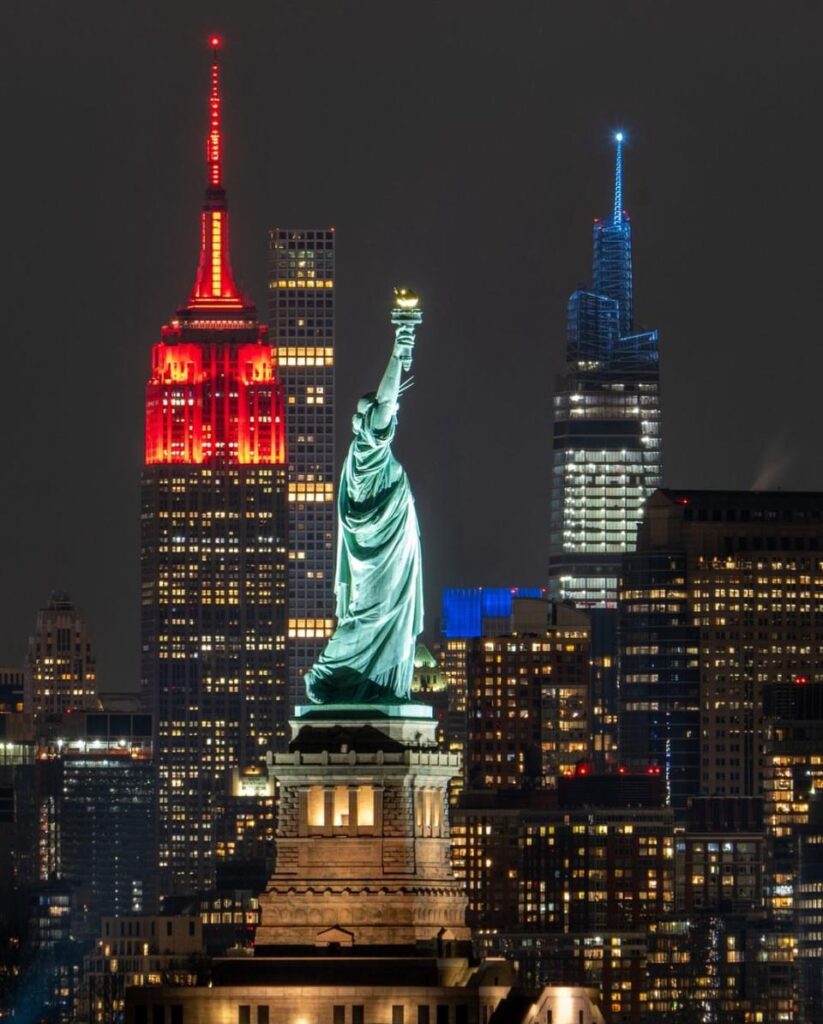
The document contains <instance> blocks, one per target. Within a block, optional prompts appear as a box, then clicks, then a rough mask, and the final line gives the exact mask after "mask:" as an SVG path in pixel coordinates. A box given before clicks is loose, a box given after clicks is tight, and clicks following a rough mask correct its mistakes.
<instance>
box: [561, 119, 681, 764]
mask: <svg viewBox="0 0 823 1024" xmlns="http://www.w3.org/2000/svg"><path fill="white" fill-rule="evenodd" d="M615 146H616V154H615V176H614V197H613V203H612V212H611V214H610V215H609V216H608V217H606V218H603V219H602V220H601V219H597V220H595V222H594V228H593V231H592V287H591V289H590V290H587V289H582V288H581V289H578V290H577V291H575V292H573V294H572V295H571V297H570V298H569V305H568V322H567V340H566V367H565V370H564V372H563V374H561V376H560V377H559V379H558V382H557V388H556V392H555V398H554V438H553V462H552V485H551V495H552V497H551V530H550V542H549V583H550V588H551V591H552V596H553V597H555V598H556V599H558V600H570V601H574V603H575V604H577V605H578V606H579V607H584V608H590V609H591V610H592V616H591V623H592V636H591V644H592V646H591V655H592V722H593V734H594V759H595V765H596V766H597V767H598V769H604V768H606V767H609V766H610V767H614V763H615V758H616V748H617V616H616V612H615V608H616V605H617V584H618V578H619V575H620V563H621V557H622V555H623V553H624V552H626V551H632V550H633V549H634V544H635V531H636V528H637V524H638V522H639V520H640V518H641V515H642V512H643V503H644V501H645V500H646V498H647V497H648V496H649V495H650V494H651V492H652V491H653V490H654V489H655V488H656V487H659V486H660V483H661V473H662V463H661V447H660V371H659V363H658V346H657V331H641V330H638V329H637V328H636V327H635V323H634V300H633V288H632V286H633V271H632V228H631V222H630V220H629V217H628V214H627V213H626V212H625V210H624V208H623V134H622V132H618V133H617V134H616V135H615Z"/></svg>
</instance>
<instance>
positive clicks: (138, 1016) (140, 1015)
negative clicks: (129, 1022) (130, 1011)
mask: <svg viewBox="0 0 823 1024" xmlns="http://www.w3.org/2000/svg"><path fill="white" fill-rule="evenodd" d="M134 1024H149V1008H148V1006H146V1005H145V1003H144V1004H142V1005H141V1004H139V1003H138V1005H137V1006H135V1008H134Z"/></svg>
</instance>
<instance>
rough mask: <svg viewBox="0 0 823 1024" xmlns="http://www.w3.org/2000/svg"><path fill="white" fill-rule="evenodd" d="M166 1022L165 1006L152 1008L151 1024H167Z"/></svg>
mask: <svg viewBox="0 0 823 1024" xmlns="http://www.w3.org/2000/svg"><path fill="white" fill-rule="evenodd" d="M165 1020H166V1008H165V1006H152V1008H151V1024H165Z"/></svg>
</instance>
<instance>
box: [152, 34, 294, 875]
mask: <svg viewBox="0 0 823 1024" xmlns="http://www.w3.org/2000/svg"><path fill="white" fill-rule="evenodd" d="M219 42H220V41H219V39H217V38H214V39H213V40H212V45H213V47H214V57H213V60H212V65H211V90H210V95H209V129H208V135H207V144H206V156H207V186H206V198H205V203H204V205H203V208H202V213H201V231H200V261H199V266H198V269H197V275H196V279H195V284H194V288H193V290H192V293H191V297H190V298H189V301H188V303H187V304H186V305H185V306H184V307H183V308H182V309H180V310H179V311H178V312H177V313H176V315H175V316H174V317H173V318H172V320H171V321H170V322H169V323H168V324H167V325H166V326H164V327H163V329H162V334H161V339H160V341H159V342H158V343H157V344H156V345H155V346H154V348H153V350H152V370H151V377H150V379H149V382H148V386H147V388H146V455H145V463H146V465H145V471H144V474H143V498H142V555H141V558H142V682H143V687H144V693H145V696H146V697H147V701H148V705H149V706H150V707H151V709H152V711H153V713H154V716H155V730H156V743H155V751H156V758H157V764H158V784H159V857H160V869H161V873H162V881H163V890H164V891H166V892H168V891H170V890H174V891H178V892H180V891H186V890H191V889H195V888H200V887H203V886H205V885H208V884H209V883H210V882H211V881H212V879H213V876H214V867H215V864H214V862H215V857H216V856H217V855H225V856H228V855H230V854H231V852H232V846H231V841H230V840H228V839H226V838H225V837H224V836H222V834H221V829H223V828H224V820H223V818H222V817H221V814H222V809H221V803H222V802H224V801H225V799H226V794H227V793H228V790H229V785H230V782H229V777H230V774H231V770H232V769H234V768H237V767H240V768H243V767H246V766H250V765H254V764H261V763H262V762H263V761H264V760H265V756H266V751H267V750H268V749H269V748H270V747H271V746H274V745H276V744H277V743H278V742H281V741H282V740H283V738H284V736H285V728H286V720H287V699H286V697H287V694H286V673H285V598H286V559H287V552H286V510H285V497H286V495H285V489H286V466H285V445H284V441H285V438H284V429H283V422H282V408H281V399H280V394H279V389H278V382H277V378H276V370H275V363H274V358H273V352H272V348H271V346H270V345H269V344H268V343H267V338H266V328H265V326H263V325H261V324H260V323H259V321H258V319H257V314H256V311H255V308H254V306H253V305H252V303H251V301H250V300H249V299H248V298H247V297H245V296H243V295H242V294H241V293H240V291H239V289H238V287H237V285H236V283H235V281H234V277H233V274H232V269H231V262H230V257H229V214H228V207H227V203H226V192H225V189H224V187H223V173H222V166H223V165H222V135H221V124H220V107H221V98H220V84H219V68H218V62H217V46H218V45H219ZM225 829H226V835H227V836H232V835H234V829H233V827H232V826H231V824H230V823H229V824H228V825H225Z"/></svg>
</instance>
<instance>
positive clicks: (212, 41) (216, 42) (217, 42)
mask: <svg viewBox="0 0 823 1024" xmlns="http://www.w3.org/2000/svg"><path fill="white" fill-rule="evenodd" d="M222 45H223V40H222V39H221V38H220V36H210V38H209V46H211V48H212V49H213V50H216V49H217V47H218V46H222Z"/></svg>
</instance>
